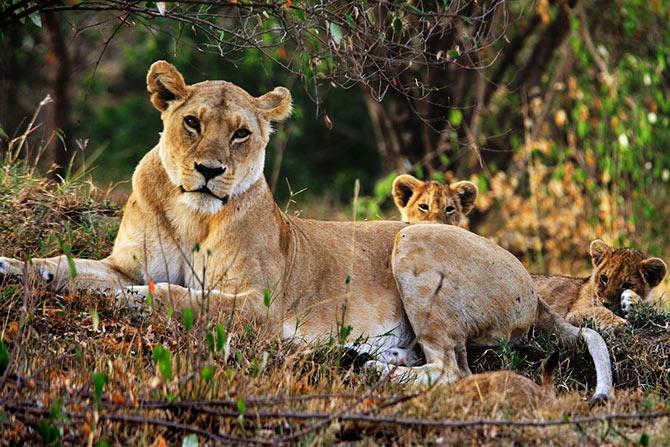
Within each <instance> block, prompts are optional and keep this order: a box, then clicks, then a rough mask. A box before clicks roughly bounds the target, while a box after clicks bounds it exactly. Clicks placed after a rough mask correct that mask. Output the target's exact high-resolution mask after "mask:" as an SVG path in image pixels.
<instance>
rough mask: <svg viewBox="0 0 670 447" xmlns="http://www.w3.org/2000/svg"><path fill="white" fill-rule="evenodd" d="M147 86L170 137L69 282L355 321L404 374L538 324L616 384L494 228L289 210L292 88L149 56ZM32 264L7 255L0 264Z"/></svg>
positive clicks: (279, 317)
mask: <svg viewBox="0 0 670 447" xmlns="http://www.w3.org/2000/svg"><path fill="white" fill-rule="evenodd" d="M147 88H148V90H149V92H150V93H151V102H152V103H153V105H154V106H155V107H156V108H157V109H158V110H159V111H160V112H161V118H162V120H163V124H164V130H163V133H162V134H161V136H160V140H159V142H158V144H157V145H156V146H155V147H154V148H153V149H152V150H151V151H149V152H148V153H147V154H146V155H145V156H144V158H143V159H142V161H141V162H140V164H139V165H138V167H137V169H136V170H135V173H134V175H133V182H132V186H133V192H132V194H131V195H130V197H129V198H128V202H127V204H126V206H125V209H124V213H123V218H122V221H121V226H120V228H119V233H118V236H117V238H116V241H115V243H114V248H113V250H112V253H111V255H110V256H109V257H107V258H105V259H103V260H100V261H93V260H84V259H76V260H74V265H75V267H76V270H77V275H76V278H75V280H74V284H73V286H74V287H79V288H124V289H126V290H128V291H132V292H133V293H134V294H137V295H138V296H139V300H140V302H141V301H143V298H144V297H146V296H147V295H148V294H149V293H150V289H151V290H152V291H153V300H154V302H161V303H163V304H165V305H169V306H172V307H173V308H175V309H183V308H186V307H193V308H195V309H197V310H200V309H202V310H204V311H205V312H207V309H209V310H210V311H212V310H214V311H217V312H232V311H238V312H240V313H241V314H242V315H243V316H244V317H245V318H250V319H259V320H262V321H263V322H264V324H266V325H268V327H269V328H270V329H272V330H274V331H275V333H277V334H281V335H282V336H283V337H285V338H292V339H297V340H303V341H312V340H319V339H323V338H326V337H328V336H329V335H331V334H334V333H335V331H336V329H337V327H338V326H339V325H343V326H349V327H350V328H351V335H352V336H353V337H359V336H360V337H369V340H370V343H369V345H370V346H371V347H370V348H369V349H370V351H371V353H372V354H373V355H374V354H375V353H378V354H379V355H380V358H385V357H384V356H383V354H384V353H385V352H386V351H388V350H389V349H391V348H397V347H401V348H402V347H405V346H409V345H410V344H412V341H413V340H414V339H415V338H416V340H417V341H418V344H419V345H420V347H421V348H422V349H423V352H424V354H425V357H426V364H424V365H422V366H417V367H411V366H410V367H408V366H401V367H398V369H399V370H400V372H407V373H410V374H411V375H412V376H413V377H415V378H416V380H421V381H426V382H433V383H434V382H436V381H443V382H453V381H455V380H457V379H459V378H461V377H463V376H466V375H468V369H467V361H466V360H467V359H466V357H465V346H466V344H493V343H496V342H497V341H498V340H499V339H505V340H511V341H513V340H518V339H519V338H521V337H523V336H524V334H526V332H527V331H528V329H529V327H530V326H531V324H532V323H533V322H534V321H536V320H538V321H539V322H540V324H541V325H543V326H544V327H547V328H549V329H551V330H555V331H556V332H558V334H560V335H561V336H562V337H564V338H567V339H569V340H575V339H576V338H578V337H579V336H581V337H582V338H583V339H584V340H585V341H586V343H587V345H588V347H589V351H590V353H591V355H592V357H593V360H594V363H595V365H596V372H597V378H598V380H597V385H596V390H595V395H594V398H595V399H602V398H606V396H607V395H608V394H609V393H610V391H611V386H612V385H611V368H610V360H609V354H608V352H607V347H606V345H605V343H604V341H603V340H602V338H601V337H600V336H599V335H598V334H597V333H596V332H594V331H591V330H582V331H580V330H579V329H577V328H576V327H574V326H571V325H569V324H568V323H567V322H565V320H563V319H562V318H560V317H559V316H557V315H556V314H555V313H553V312H552V311H551V310H550V309H549V307H548V306H547V305H546V304H545V303H544V302H543V301H541V300H538V298H537V294H536V292H535V290H534V289H533V282H532V279H531V277H530V275H529V274H528V273H527V272H526V271H525V269H524V268H523V266H522V265H521V263H520V262H519V261H518V260H517V259H516V258H514V256H512V255H511V254H510V253H508V252H507V251H505V250H503V249H502V248H500V247H498V246H496V245H494V244H493V243H491V242H490V241H488V240H487V239H484V238H482V237H479V236H477V235H475V234H472V233H470V232H468V231H465V230H463V229H460V228H457V227H453V226H447V225H444V226H439V228H437V227H436V226H435V225H414V226H406V225H405V224H403V223H399V222H381V221H378V222H324V221H315V220H309V219H299V218H294V217H290V216H287V215H286V214H284V213H283V212H282V211H281V210H280V209H279V207H278V206H277V205H276V204H275V202H274V200H273V198H272V194H271V192H270V190H269V188H268V185H267V183H266V181H265V178H264V177H263V165H264V160H265V147H266V145H267V143H268V139H269V137H270V132H271V127H270V123H271V121H279V120H283V119H285V118H286V117H287V116H288V115H289V113H290V111H291V95H290V93H289V91H288V90H287V89H285V88H283V87H277V88H275V89H274V90H272V91H271V92H269V93H266V94H264V95H262V96H259V97H253V96H251V95H250V94H248V93H247V92H246V91H244V90H243V89H241V88H240V87H237V86H235V85H233V84H231V83H229V82H225V81H205V82H201V83H198V84H194V85H187V84H186V83H185V82H184V78H183V77H182V75H181V74H180V73H179V72H178V71H177V69H176V68H175V67H174V66H172V65H171V64H169V63H167V62H165V61H159V62H156V63H154V64H153V65H152V66H151V68H150V69H149V73H148V75H147ZM194 248H195V249H194ZM32 264H33V265H34V266H35V268H36V270H37V271H38V272H39V274H40V275H41V277H42V278H44V279H46V280H48V281H49V283H50V284H51V286H52V287H55V288H63V287H66V286H67V285H68V267H67V266H68V260H67V258H66V257H64V256H60V257H55V258H49V259H34V260H33V261H32ZM23 268H24V265H23V262H21V261H18V260H15V259H8V258H0V271H3V272H6V273H10V274H21V273H22V271H23ZM149 284H151V286H150V285H149ZM154 284H155V285H154ZM268 294H271V297H272V300H271V306H270V309H269V310H268V308H267V306H266V304H267V299H265V300H264V297H267V296H268ZM371 366H372V367H376V368H379V369H384V368H386V367H387V364H386V363H384V362H381V361H378V360H372V363H371Z"/></svg>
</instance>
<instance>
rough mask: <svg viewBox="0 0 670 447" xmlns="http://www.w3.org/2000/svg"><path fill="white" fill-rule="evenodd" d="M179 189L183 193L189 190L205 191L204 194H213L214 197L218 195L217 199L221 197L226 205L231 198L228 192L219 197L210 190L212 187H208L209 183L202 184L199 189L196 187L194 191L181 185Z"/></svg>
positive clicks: (195, 191)
mask: <svg viewBox="0 0 670 447" xmlns="http://www.w3.org/2000/svg"><path fill="white" fill-rule="evenodd" d="M179 191H181V192H182V193H187V192H188V193H203V194H209V195H210V196H212V197H216V198H217V199H219V200H220V201H221V202H223V204H224V205H225V204H226V203H228V199H230V196H229V195H228V194H226V195H225V196H223V197H219V196H217V195H216V194H214V193H213V192H212V191H210V189H209V188H208V187H207V185H205V186H201V187H200V188H198V189H194V190H193V191H187V190H186V188H184V187H183V186H179Z"/></svg>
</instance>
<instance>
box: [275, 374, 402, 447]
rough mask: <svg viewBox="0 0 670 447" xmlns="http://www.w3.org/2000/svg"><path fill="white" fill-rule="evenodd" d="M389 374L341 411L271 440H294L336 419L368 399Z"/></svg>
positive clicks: (279, 442) (385, 380) (386, 379)
mask: <svg viewBox="0 0 670 447" xmlns="http://www.w3.org/2000/svg"><path fill="white" fill-rule="evenodd" d="M389 377H390V375H388V376H386V377H385V378H382V379H381V380H379V381H378V382H377V383H376V384H375V386H373V387H372V388H371V389H370V390H369V391H368V392H367V393H365V394H364V395H363V396H361V397H360V398H359V399H357V400H356V402H354V403H352V404H351V405H349V406H348V407H347V408H346V409H344V410H342V411H341V412H337V413H333V414H331V415H328V416H327V417H326V418H324V419H323V420H322V421H320V422H317V423H315V424H312V425H310V426H309V427H306V428H304V429H303V430H300V431H298V432H295V433H293V434H291V435H288V436H284V437H281V438H279V439H274V440H273V442H274V443H277V444H286V443H288V442H290V441H293V440H296V439H298V438H301V437H303V436H305V435H307V434H309V433H312V432H314V431H316V430H319V429H320V428H322V427H324V426H325V425H327V424H329V423H330V422H332V421H335V420H338V419H339V418H340V416H342V415H343V414H346V412H347V411H349V410H352V409H354V408H356V407H357V406H359V405H360V404H361V402H363V401H364V400H365V399H368V398H369V397H370V396H372V395H373V394H374V393H375V391H377V390H378V389H379V388H380V387H381V386H382V385H383V384H385V383H386V382H387V381H388V379H389Z"/></svg>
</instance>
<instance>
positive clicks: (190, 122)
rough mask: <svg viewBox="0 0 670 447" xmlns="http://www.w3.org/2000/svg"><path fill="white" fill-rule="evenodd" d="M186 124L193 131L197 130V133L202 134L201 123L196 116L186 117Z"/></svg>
mask: <svg viewBox="0 0 670 447" xmlns="http://www.w3.org/2000/svg"><path fill="white" fill-rule="evenodd" d="M184 124H186V125H187V126H188V127H190V128H191V129H193V130H195V131H196V132H200V121H198V118H196V117H195V116H193V115H186V116H185V117H184Z"/></svg>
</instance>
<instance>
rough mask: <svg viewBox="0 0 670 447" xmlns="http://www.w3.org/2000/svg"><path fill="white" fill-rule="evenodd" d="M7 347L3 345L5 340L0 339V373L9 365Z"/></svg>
mask: <svg viewBox="0 0 670 447" xmlns="http://www.w3.org/2000/svg"><path fill="white" fill-rule="evenodd" d="M9 360H10V355H9V349H7V346H5V342H4V341H2V340H0V374H2V373H4V372H5V370H6V369H7V367H8V366H9Z"/></svg>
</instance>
